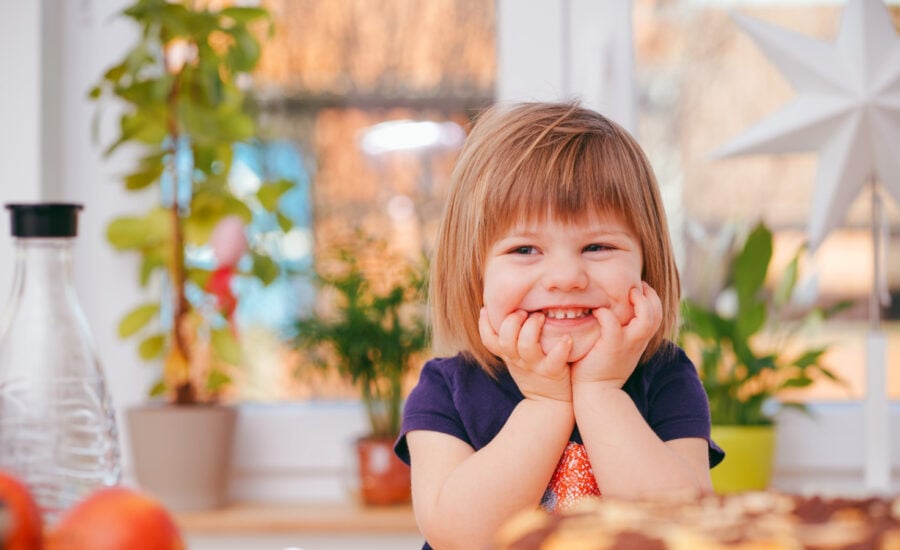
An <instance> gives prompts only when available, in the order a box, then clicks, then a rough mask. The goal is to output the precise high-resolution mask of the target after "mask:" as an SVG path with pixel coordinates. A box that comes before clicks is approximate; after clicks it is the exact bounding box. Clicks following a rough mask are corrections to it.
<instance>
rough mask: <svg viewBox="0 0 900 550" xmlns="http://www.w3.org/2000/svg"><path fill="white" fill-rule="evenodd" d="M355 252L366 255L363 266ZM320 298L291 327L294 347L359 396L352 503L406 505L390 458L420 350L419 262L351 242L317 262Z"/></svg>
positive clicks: (399, 466) (360, 240)
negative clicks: (355, 499)
mask: <svg viewBox="0 0 900 550" xmlns="http://www.w3.org/2000/svg"><path fill="white" fill-rule="evenodd" d="M357 251H366V253H367V256H366V257H365V258H363V257H361V256H359V255H358V254H357ZM317 280H318V283H319V288H320V289H321V290H322V292H321V293H320V295H322V296H324V297H326V298H330V300H327V301H326V302H325V303H323V304H322V307H321V308H320V310H319V311H316V312H315V313H314V314H312V315H310V316H309V317H306V318H302V319H300V321H299V322H298V323H297V336H296V341H297V344H298V346H299V347H300V348H301V349H303V350H305V351H306V352H307V353H308V355H309V356H310V357H311V359H312V362H313V364H316V365H319V366H321V367H325V368H335V369H337V372H339V373H340V374H341V375H342V376H343V377H345V378H346V379H347V380H349V381H350V382H352V383H353V384H354V385H355V386H356V388H357V389H358V390H359V392H360V394H361V396H362V402H363V405H364V407H365V410H366V414H367V416H368V421H369V428H370V431H369V433H368V434H366V435H365V436H364V437H361V438H360V439H358V440H357V442H356V446H357V451H358V455H357V456H358V459H359V461H358V464H359V475H360V495H361V498H362V500H363V502H364V503H366V504H374V505H382V504H394V503H399V502H405V501H408V500H409V496H410V486H409V483H410V481H409V468H408V467H407V466H406V464H404V463H403V462H401V461H400V460H399V459H398V458H397V457H396V456H395V455H394V453H393V444H394V440H395V439H396V438H397V435H398V434H399V432H400V420H401V413H402V403H403V397H404V380H405V378H406V375H407V374H408V373H409V371H410V368H411V366H412V364H413V361H414V359H415V357H416V355H417V354H418V353H419V352H421V351H423V350H425V349H426V348H427V346H428V337H427V332H426V328H425V316H424V303H423V301H422V300H420V298H421V291H422V289H423V284H424V280H425V267H424V262H414V261H408V260H406V259H403V258H401V257H399V256H398V255H396V254H391V253H389V252H388V251H387V246H386V244H385V243H384V242H381V241H377V240H374V239H367V238H365V237H361V236H357V238H356V239H355V242H354V244H353V247H352V248H351V247H350V246H348V245H343V244H340V245H336V246H335V247H333V248H331V249H329V250H328V251H327V252H326V254H324V255H323V256H321V257H320V258H319V259H318V268H317Z"/></svg>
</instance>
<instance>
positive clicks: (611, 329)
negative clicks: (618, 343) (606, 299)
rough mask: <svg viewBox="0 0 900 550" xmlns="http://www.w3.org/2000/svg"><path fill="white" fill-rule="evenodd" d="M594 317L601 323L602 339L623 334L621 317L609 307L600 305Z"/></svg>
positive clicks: (613, 337)
mask: <svg viewBox="0 0 900 550" xmlns="http://www.w3.org/2000/svg"><path fill="white" fill-rule="evenodd" d="M594 318H595V319H597V322H598V323H599V324H600V339H601V340H606V341H609V340H611V339H616V338H619V337H621V336H622V325H621V324H620V323H619V319H617V318H616V315H615V314H614V313H613V312H612V310H611V309H609V308H608V307H598V308H596V309H595V310H594Z"/></svg>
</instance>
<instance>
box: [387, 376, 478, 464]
mask: <svg viewBox="0 0 900 550" xmlns="http://www.w3.org/2000/svg"><path fill="white" fill-rule="evenodd" d="M439 365H440V360H432V361H429V362H427V363H425V366H424V367H422V372H421V374H420V375H419V382H418V384H416V387H415V388H413V390H412V391H411V392H410V394H409V397H408V398H407V400H406V404H405V405H404V407H403V422H402V425H401V427H400V436H399V437H398V439H397V442H396V443H395V444H394V452H395V453H396V454H397V456H398V457H399V458H400V459H401V460H402V461H404V462H405V463H407V464H409V463H410V458H409V449H408V448H407V445H406V434H408V433H409V432H411V431H414V430H428V431H433V432H441V433H445V434H448V435H452V436H454V437H457V438H459V439H461V440H463V441H465V442H467V443H469V444H471V442H469V439H468V436H467V434H466V429H465V427H464V425H463V422H462V420H461V419H460V416H459V412H458V411H457V409H456V406H455V405H454V403H453V388H452V387H451V381H450V380H449V379H448V377H447V376H445V373H444V371H443V370H441V369H440V368H439Z"/></svg>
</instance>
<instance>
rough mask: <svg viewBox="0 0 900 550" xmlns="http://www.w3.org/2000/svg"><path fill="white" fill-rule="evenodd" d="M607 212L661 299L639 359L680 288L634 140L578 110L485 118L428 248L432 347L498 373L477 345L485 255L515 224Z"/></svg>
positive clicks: (528, 110) (670, 327)
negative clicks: (621, 226)
mask: <svg viewBox="0 0 900 550" xmlns="http://www.w3.org/2000/svg"><path fill="white" fill-rule="evenodd" d="M591 214H608V215H609V214H613V215H617V216H619V218H620V219H621V220H622V221H623V222H624V223H626V224H628V225H629V226H630V228H631V229H632V230H633V231H634V232H635V234H636V235H637V237H638V239H639V242H640V245H641V250H642V255H643V273H642V279H643V280H645V281H646V282H647V283H648V284H649V285H650V286H652V287H653V288H654V289H655V290H656V291H657V293H658V294H659V296H660V299H661V300H662V306H663V321H662V323H661V326H660V328H659V330H658V331H657V332H656V334H655V335H654V336H653V338H652V339H651V340H650V342H649V344H648V346H647V349H646V351H645V352H644V356H643V358H642V361H643V360H646V359H647V358H649V357H650V356H651V355H653V354H654V353H656V351H657V350H659V348H660V346H662V344H663V342H664V341H665V340H666V339H667V338H673V337H674V334H675V329H676V326H677V315H678V305H679V300H680V284H679V280H678V271H677V269H676V266H675V260H674V255H673V253H672V245H671V242H670V239H669V231H668V227H667V224H666V216H665V211H664V209H663V204H662V200H661V198H660V194H659V189H658V187H657V183H656V177H655V176H654V175H653V169H652V167H651V166H650V163H649V161H648V160H647V158H646V156H645V155H644V152H643V151H642V149H641V147H640V146H639V145H638V143H637V142H636V141H635V140H634V138H633V137H632V136H631V135H630V134H629V133H628V132H627V131H625V130H624V129H623V128H622V127H620V126H619V125H618V124H616V123H615V122H613V121H611V120H609V119H607V118H605V117H603V116H602V115H600V114H598V113H596V112H594V111H591V110H588V109H584V108H582V107H580V106H579V105H578V104H577V103H524V104H518V105H515V106H513V107H511V108H503V107H501V106H494V107H492V108H491V109H488V110H487V111H485V112H483V113H482V114H481V115H480V116H479V117H478V119H477V121H476V123H475V126H474V128H473V129H472V132H471V134H470V135H469V136H468V138H467V140H466V143H465V145H464V146H463V150H462V152H461V153H460V158H459V161H458V162H457V165H456V168H455V169H454V171H453V176H452V182H451V189H450V194H449V197H448V199H447V203H446V205H445V209H444V215H443V220H442V222H441V226H440V229H439V231H438V235H437V240H436V242H435V249H434V255H433V259H432V265H431V281H430V290H429V292H430V301H431V313H432V329H433V336H434V349H435V350H436V351H438V352H440V353H456V352H462V353H464V354H465V355H467V356H469V357H470V358H471V359H473V360H475V361H476V362H477V363H478V364H479V365H480V366H481V367H482V368H485V369H487V370H488V371H489V372H494V371H496V370H497V369H502V368H505V367H504V365H503V362H502V361H501V360H500V359H499V358H498V357H496V356H494V355H493V354H491V353H490V352H489V351H488V350H487V349H486V348H485V347H484V345H483V344H482V342H481V337H480V335H479V333H478V316H479V311H480V309H481V307H482V304H483V299H482V295H483V291H484V280H483V275H484V263H485V256H486V253H487V250H488V248H489V247H490V246H491V245H492V244H493V243H494V242H495V241H496V239H498V238H499V237H500V236H501V235H502V233H503V232H505V231H506V230H508V229H509V228H510V227H511V226H512V225H513V224H516V223H518V222H523V221H542V220H544V219H546V218H547V216H552V217H553V218H554V219H556V220H559V221H561V222H564V223H568V222H571V221H575V220H579V219H583V218H584V217H585V216H588V215H591Z"/></svg>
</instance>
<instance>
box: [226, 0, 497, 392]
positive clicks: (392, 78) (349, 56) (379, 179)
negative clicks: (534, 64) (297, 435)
mask: <svg viewBox="0 0 900 550" xmlns="http://www.w3.org/2000/svg"><path fill="white" fill-rule="evenodd" d="M264 5H265V6H266V7H267V8H268V9H270V10H271V12H272V13H273V15H274V20H275V25H276V31H275V35H274V36H273V37H272V39H270V40H269V41H268V42H267V43H266V44H265V46H264V50H263V59H262V60H261V63H260V66H259V69H258V71H257V73H256V74H255V82H254V89H255V90H256V92H257V96H258V100H259V105H260V114H261V127H262V129H263V131H264V132H265V134H266V135H267V136H269V139H270V140H271V141H270V142H269V143H270V144H269V145H268V147H273V146H274V144H278V146H279V147H281V148H282V155H283V156H284V155H287V156H290V154H289V153H288V152H287V151H284V150H283V149H284V148H285V147H287V146H289V147H292V148H293V151H294V154H295V155H296V159H297V161H298V165H299V166H300V167H301V169H300V170H298V171H297V174H298V177H299V179H301V180H303V179H304V178H308V180H309V188H308V190H309V192H308V200H309V203H308V204H307V205H306V207H308V212H309V220H310V226H309V227H310V229H311V231H310V239H309V240H308V241H307V240H306V239H305V238H304V236H305V234H303V235H301V236H298V237H297V238H296V239H295V241H296V244H297V246H299V247H301V248H302V247H303V245H304V244H305V243H307V242H308V243H309V244H311V246H312V248H311V251H312V252H313V256H315V252H316V251H321V250H324V249H325V247H328V246H329V245H330V244H332V243H334V242H335V241H338V240H342V239H345V238H346V237H347V236H348V235H350V234H352V233H353V232H354V231H355V230H357V229H362V230H363V231H364V232H365V233H367V234H370V235H373V236H375V237H380V238H384V239H387V240H388V241H389V242H390V243H391V244H392V246H393V247H395V248H398V249H400V250H401V251H404V252H407V253H409V254H421V253H422V252H425V251H427V250H428V249H429V247H430V242H431V240H432V239H433V235H434V233H435V231H436V229H437V227H436V226H437V223H438V221H439V217H440V211H441V209H442V206H443V196H444V194H445V192H446V188H447V182H448V178H449V175H450V172H451V170H452V168H453V164H454V162H455V160H456V155H457V153H458V150H459V147H460V145H461V143H462V140H463V138H464V136H465V129H466V126H467V124H468V122H469V119H470V118H471V116H473V115H474V114H476V113H477V112H478V111H480V110H481V109H482V108H483V107H485V106H487V105H490V104H491V103H492V101H493V89H494V72H495V67H494V65H495V38H494V6H493V3H492V2H485V1H483V0H429V2H419V1H416V0H398V1H391V2H370V1H368V0H355V1H354V0H347V1H341V2H334V1H332V0H266V1H265V2H264ZM256 164H257V165H259V163H256ZM251 172H252V170H251ZM300 225H301V229H302V226H303V224H302V223H301V224H300ZM285 284H287V283H285ZM294 284H296V282H295V283H294ZM300 284H302V283H300ZM273 293H275V294H277V293H278V290H277V289H276V290H274V291H273ZM280 295H281V296H283V295H284V294H280ZM307 296H308V294H307ZM247 301H249V302H252V303H253V304H254V305H253V306H252V307H251V308H248V310H250V309H252V311H254V312H256V313H257V314H259V316H257V318H256V321H257V322H254V323H249V324H250V325H251V326H250V328H248V329H247V330H250V331H252V333H251V334H249V335H248V337H252V338H253V342H254V345H253V346H252V347H253V348H254V349H253V350H252V352H253V356H252V357H251V358H250V361H251V363H252V366H251V368H248V369H244V373H243V376H244V378H243V379H242V380H241V382H240V383H239V384H238V385H237V386H238V388H237V395H236V396H235V397H236V398H238V399H244V400H248V399H249V400H257V401H277V400H289V399H296V398H303V397H310V396H320V395H327V396H344V395H355V393H352V389H349V388H346V387H345V386H344V385H343V384H341V383H340V382H339V381H337V380H334V379H333V377H331V376H330V375H327V374H320V375H316V374H314V373H307V374H305V375H304V376H303V377H302V379H297V377H295V376H293V373H294V372H296V371H297V369H304V368H306V366H305V365H304V364H303V363H302V358H301V357H300V356H299V354H298V353H296V352H294V351H293V350H291V349H290V347H289V346H285V345H283V344H282V343H280V342H279V341H278V339H277V338H275V337H273V335H272V333H271V330H270V329H269V328H266V326H265V325H266V323H269V324H271V323H270V321H271V319H268V317H269V316H271V315H272V314H273V313H274V314H279V312H280V311H281V310H282V309H283V307H284V303H283V302H280V303H272V302H278V300H277V299H274V300H272V301H266V296H265V295H264V294H263V293H262V292H260V293H258V294H257V295H255V296H253V297H251V298H250V299H249V300H247ZM293 305H296V306H297V307H298V308H299V309H300V310H301V311H302V308H304V307H311V306H310V303H309V301H308V300H307V301H304V300H302V299H299V298H298V299H296V300H294V302H293V303H292V307H293ZM295 311H296V310H295ZM264 342H269V344H270V345H262V344H263V343H264Z"/></svg>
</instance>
